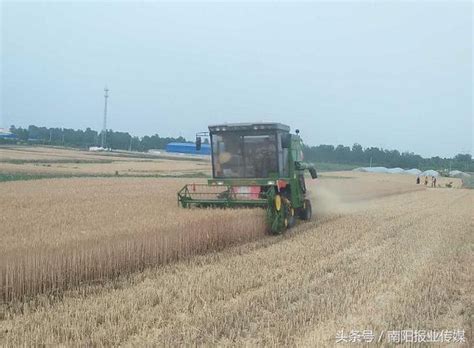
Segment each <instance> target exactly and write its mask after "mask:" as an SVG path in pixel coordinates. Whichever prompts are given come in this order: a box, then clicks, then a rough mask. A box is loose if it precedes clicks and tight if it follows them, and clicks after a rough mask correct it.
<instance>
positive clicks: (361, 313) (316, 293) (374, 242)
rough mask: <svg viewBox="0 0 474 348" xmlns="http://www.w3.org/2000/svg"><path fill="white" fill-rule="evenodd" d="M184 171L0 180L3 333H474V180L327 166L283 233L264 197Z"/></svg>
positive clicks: (175, 341) (297, 336) (304, 338)
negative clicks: (222, 203) (223, 195)
mask: <svg viewBox="0 0 474 348" xmlns="http://www.w3.org/2000/svg"><path fill="white" fill-rule="evenodd" d="M190 180H191V179H177V178H159V179H156V178H75V179H48V180H34V181H21V182H20V181H18V182H6V183H0V208H1V213H0V214H1V215H0V216H1V223H2V225H1V226H2V229H1V230H0V238H1V240H2V244H1V245H0V275H1V279H0V281H1V282H2V283H1V287H0V288H1V289H2V290H1V291H2V298H1V301H2V304H1V305H0V346H18V345H39V344H47V345H107V346H109V345H123V346H143V345H159V346H176V345H204V346H209V345H213V346H214V345H218V346H261V345H264V346H308V347H310V346H311V347H314V346H334V345H335V343H336V334H337V332H339V331H340V330H345V331H346V332H348V331H349V330H366V329H370V330H373V331H374V332H375V333H385V336H384V337H382V338H383V340H382V343H379V345H383V346H386V345H387V344H386V343H385V344H384V343H383V342H386V333H387V331H388V330H397V329H398V330H402V329H410V328H411V329H423V330H453V329H462V330H464V331H465V335H466V342H465V343H464V346H469V344H470V342H472V328H473V315H474V305H473V296H472V288H473V284H474V278H473V273H472V265H473V264H474V236H473V220H472V217H473V216H474V214H473V198H474V192H473V191H472V190H465V189H457V188H456V189H454V188H453V189H448V188H426V187H424V186H420V185H416V184H415V183H414V178H413V177H411V176H403V175H385V174H368V173H352V172H339V173H327V174H323V175H322V176H321V177H320V179H317V180H315V181H313V182H311V184H308V186H309V189H310V191H311V194H310V197H311V199H312V201H313V211H314V214H315V217H314V219H313V220H312V221H311V222H308V223H300V224H298V225H297V226H296V227H295V228H294V229H292V230H290V231H289V232H288V233H286V234H285V235H283V236H278V237H274V236H268V235H266V234H265V226H264V219H263V216H264V215H263V212H262V211H261V210H197V209H193V210H186V209H181V208H179V207H178V206H177V204H176V191H177V190H178V189H179V188H180V187H181V186H182V185H183V184H184V183H185V182H189V181H190ZM456 346H458V345H456Z"/></svg>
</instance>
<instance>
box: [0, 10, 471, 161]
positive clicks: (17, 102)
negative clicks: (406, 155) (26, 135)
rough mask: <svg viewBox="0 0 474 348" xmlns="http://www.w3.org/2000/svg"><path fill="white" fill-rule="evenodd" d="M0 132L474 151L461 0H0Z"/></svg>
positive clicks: (466, 24)
mask: <svg viewBox="0 0 474 348" xmlns="http://www.w3.org/2000/svg"><path fill="white" fill-rule="evenodd" d="M0 10H1V76H0V81H1V98H0V103H1V104H0V112H1V113H0V117H1V119H0V127H9V126H10V125H12V124H14V125H16V126H28V125H29V124H34V125H38V126H47V127H65V128H82V129H85V128H86V127H90V128H92V129H96V130H100V129H101V128H102V122H103V108H104V105H103V104H104V97H103V94H104V86H105V85H107V86H108V88H109V90H110V92H109V94H110V97H109V105H108V128H109V129H113V130H115V131H128V132H130V133H131V134H134V135H138V136H143V135H147V134H148V135H151V134H155V133H157V134H159V135H160V136H179V135H181V136H184V137H186V138H188V139H193V138H194V134H195V133H196V132H199V131H205V130H207V126H208V125H209V124H218V123H223V122H258V121H275V122H282V123H285V124H288V125H289V126H290V127H291V128H292V129H293V130H294V129H296V128H298V129H300V131H301V135H302V137H303V139H304V141H305V143H306V144H308V145H318V144H333V145H337V144H343V145H349V146H351V145H352V144H353V143H359V144H361V145H362V146H363V147H370V146H376V147H382V148H384V149H397V150H399V151H410V152H415V153H418V154H421V155H423V156H437V155H439V156H441V157H451V156H454V155H455V154H457V153H471V154H472V152H473V141H474V139H473V133H474V129H473V87H472V81H473V71H472V65H473V55H472V45H473V5H472V3H471V2H468V1H466V2H447V1H446V2H425V1H418V2H355V1H354V2H300V3H293V2H291V3H290V2H278V3H275V2H259V3H250V2H234V3H222V2H221V3H219V2H206V3H200V2H197V1H193V2H190V3H189V2H188V3H182V2H169V3H163V2H94V1H87V2H86V1H82V2H81V1H77V2H68V1H63V2H18V1H17V2H8V1H3V2H2V3H1V8H0Z"/></svg>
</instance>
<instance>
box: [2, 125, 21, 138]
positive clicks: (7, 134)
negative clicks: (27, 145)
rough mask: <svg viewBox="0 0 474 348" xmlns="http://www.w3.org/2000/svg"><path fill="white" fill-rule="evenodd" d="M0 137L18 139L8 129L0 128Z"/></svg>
mask: <svg viewBox="0 0 474 348" xmlns="http://www.w3.org/2000/svg"><path fill="white" fill-rule="evenodd" d="M0 139H10V140H18V137H17V136H16V134H13V133H12V132H10V131H9V130H7V129H4V128H0Z"/></svg>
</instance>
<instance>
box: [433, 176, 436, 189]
mask: <svg viewBox="0 0 474 348" xmlns="http://www.w3.org/2000/svg"><path fill="white" fill-rule="evenodd" d="M433 187H436V176H433Z"/></svg>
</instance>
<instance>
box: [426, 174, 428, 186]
mask: <svg viewBox="0 0 474 348" xmlns="http://www.w3.org/2000/svg"><path fill="white" fill-rule="evenodd" d="M425 186H428V175H425Z"/></svg>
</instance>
